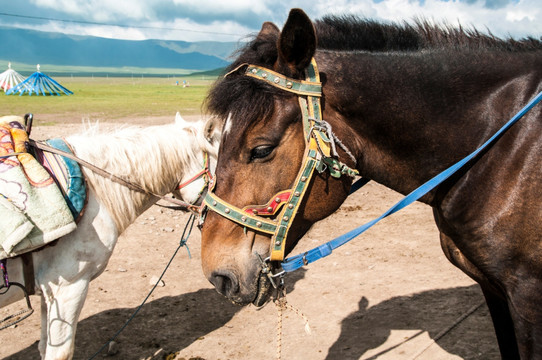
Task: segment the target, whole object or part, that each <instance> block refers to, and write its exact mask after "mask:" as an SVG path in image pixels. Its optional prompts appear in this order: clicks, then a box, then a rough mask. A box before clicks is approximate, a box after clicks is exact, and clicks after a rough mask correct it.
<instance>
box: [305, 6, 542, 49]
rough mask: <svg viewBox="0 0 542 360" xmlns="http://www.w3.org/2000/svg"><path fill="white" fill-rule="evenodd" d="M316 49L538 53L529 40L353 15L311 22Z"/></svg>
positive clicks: (420, 21) (417, 21)
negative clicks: (456, 49)
mask: <svg viewBox="0 0 542 360" xmlns="http://www.w3.org/2000/svg"><path fill="white" fill-rule="evenodd" d="M315 28H316V34H317V37H318V47H319V48H320V49H328V50H365V51H417V50H421V49H428V48H446V47H453V48H469V49H478V50H482V49H486V50H490V49H493V50H501V51H510V52H518V51H533V50H542V41H540V40H537V39H535V38H533V37H527V38H524V39H520V40H515V39H513V38H507V39H501V38H498V37H496V36H494V35H493V34H491V32H489V31H488V32H487V33H484V32H482V31H479V30H478V29H476V28H465V27H463V26H461V25H459V26H452V25H449V24H434V23H430V22H429V21H428V20H426V19H423V18H417V19H415V20H414V23H413V24H408V23H407V22H402V23H395V22H377V21H374V20H371V19H364V18H359V17H357V16H355V15H343V16H326V17H324V18H322V19H321V20H317V21H316V22H315Z"/></svg>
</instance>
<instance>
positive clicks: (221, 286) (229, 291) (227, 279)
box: [209, 271, 239, 297]
mask: <svg viewBox="0 0 542 360" xmlns="http://www.w3.org/2000/svg"><path fill="white" fill-rule="evenodd" d="M209 281H210V282H211V284H213V285H214V286H215V288H216V290H217V291H218V292H219V293H220V294H222V295H224V296H227V297H231V295H233V294H236V293H237V292H239V282H238V281H237V278H236V277H235V276H234V275H233V274H232V273H231V272H229V271H215V272H213V273H212V274H211V277H210V278H209Z"/></svg>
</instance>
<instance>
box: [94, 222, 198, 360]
mask: <svg viewBox="0 0 542 360" xmlns="http://www.w3.org/2000/svg"><path fill="white" fill-rule="evenodd" d="M195 219H196V217H195V215H194V214H190V217H189V218H188V221H187V222H186V225H185V226H184V231H183V234H182V235H181V241H180V242H179V246H178V247H177V249H176V250H175V251H174V252H173V255H172V256H171V259H169V262H168V263H167V265H166V267H165V269H164V271H162V274H160V277H159V278H158V280H156V283H155V284H154V286H153V287H152V289H151V291H150V292H149V294H148V295H147V296H146V297H145V299H144V300H143V302H142V303H141V305H139V306H138V307H137V309H135V311H134V312H133V313H132V316H130V317H129V318H128V320H127V321H126V323H124V325H123V326H122V327H121V328H120V329H119V330H118V331H117V332H116V333H115V335H113V337H111V339H109V340H108V341H107V342H106V343H105V344H103V346H102V347H101V348H100V349H99V350H98V351H96V353H94V355H92V356H91V357H90V358H89V360H93V359H94V358H96V357H97V356H98V354H100V353H101V352H102V351H103V350H104V349H105V348H106V347H108V346H109V344H111V343H112V342H113V341H114V340H115V339H116V338H117V336H119V335H120V333H121V332H122V331H123V330H124V329H125V328H126V327H127V326H128V324H129V323H130V322H132V320H133V319H134V318H135V317H136V315H137V313H138V312H139V310H141V308H142V307H143V305H145V303H146V302H147V300H148V299H149V297H150V296H151V294H152V293H153V292H154V289H156V287H157V286H158V284H159V283H160V280H162V278H163V277H164V275H165V274H166V271H167V270H168V269H169V266H170V265H171V263H172V262H173V259H175V255H177V253H178V252H179V250H180V249H181V248H182V247H183V246H186V241H187V240H188V238H189V237H190V234H191V233H192V228H193V226H194V220H195ZM187 231H188V233H187ZM185 235H186V236H185ZM187 248H188V246H187ZM188 254H189V255H190V250H189V251H188Z"/></svg>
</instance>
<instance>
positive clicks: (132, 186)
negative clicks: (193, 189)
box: [10, 139, 208, 214]
mask: <svg viewBox="0 0 542 360" xmlns="http://www.w3.org/2000/svg"><path fill="white" fill-rule="evenodd" d="M28 143H29V145H30V146H33V147H35V148H38V149H41V150H44V151H48V152H51V153H54V154H58V155H62V156H65V157H67V158H69V159H71V160H73V161H76V162H77V163H79V164H80V165H83V166H84V167H86V168H88V169H90V170H91V171H93V172H94V173H96V174H98V175H100V176H103V177H104V178H107V179H109V180H111V181H114V182H116V183H118V184H120V185H122V186H125V187H127V188H128V189H130V190H133V191H136V192H139V193H143V194H150V195H152V196H155V197H158V198H160V199H162V200H164V201H166V202H169V203H171V204H174V205H175V206H177V207H179V208H181V209H186V210H189V211H191V212H193V213H196V214H198V213H199V208H198V206H196V205H193V204H189V203H187V202H185V201H182V200H179V199H175V198H171V197H167V196H164V195H158V194H154V193H152V192H150V191H147V190H145V189H143V188H142V187H141V186H140V185H138V184H135V183H133V182H130V181H128V180H126V179H123V178H121V177H119V176H117V175H114V174H111V173H110V172H108V171H106V170H104V169H102V168H99V167H97V166H95V165H93V164H91V163H89V162H87V161H85V160H83V159H80V158H78V157H77V156H75V155H73V154H70V153H68V152H65V151H62V150H59V149H57V148H54V147H52V146H49V145H47V144H45V143H43V142H37V141H34V140H32V139H29V141H28ZM205 154H206V156H207V153H205ZM10 155H11V154H10ZM206 159H207V160H206V166H207V168H208V157H207V158H206ZM194 180H195V179H194V178H193V180H192V181H194ZM178 188H179V189H180V188H181V187H180V186H179V187H178Z"/></svg>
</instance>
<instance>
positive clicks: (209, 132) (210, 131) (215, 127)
mask: <svg viewBox="0 0 542 360" xmlns="http://www.w3.org/2000/svg"><path fill="white" fill-rule="evenodd" d="M220 125H221V121H220V120H219V119H218V117H211V118H210V119H209V120H207V122H206V123H205V127H204V129H203V134H204V136H205V138H206V139H207V140H209V142H210V143H211V144H212V143H213V142H214V140H216V139H218V137H219V136H220V134H219V131H220V129H219V128H220Z"/></svg>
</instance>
